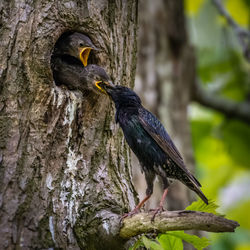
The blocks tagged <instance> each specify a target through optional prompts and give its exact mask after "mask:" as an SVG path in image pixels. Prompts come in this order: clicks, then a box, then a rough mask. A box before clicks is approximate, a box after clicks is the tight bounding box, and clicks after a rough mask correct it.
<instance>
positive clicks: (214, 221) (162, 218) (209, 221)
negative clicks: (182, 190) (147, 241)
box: [120, 210, 239, 239]
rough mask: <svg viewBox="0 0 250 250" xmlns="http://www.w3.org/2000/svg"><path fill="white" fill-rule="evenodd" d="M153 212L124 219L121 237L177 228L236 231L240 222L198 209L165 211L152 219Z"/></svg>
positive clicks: (127, 237) (163, 231) (126, 237)
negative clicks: (198, 210)
mask: <svg viewBox="0 0 250 250" xmlns="http://www.w3.org/2000/svg"><path fill="white" fill-rule="evenodd" d="M151 218H152V213H139V214H136V215H134V216H133V217H131V218H125V219H124V220H123V226H122V228H121V230H120V237H122V238H124V239H129V238H131V237H133V236H136V235H139V234H142V233H150V232H155V233H165V232H166V231H175V230H192V229H195V230H203V231H207V232H234V230H235V228H236V227H238V226H239V224H238V222H236V221H233V220H228V219H225V218H224V217H221V216H217V215H214V214H211V213H203V212H197V211H187V210H183V211H171V212H170V211H165V212H162V213H160V214H158V215H157V216H156V217H155V220H154V222H152V221H151Z"/></svg>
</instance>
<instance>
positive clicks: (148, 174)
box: [122, 169, 155, 219]
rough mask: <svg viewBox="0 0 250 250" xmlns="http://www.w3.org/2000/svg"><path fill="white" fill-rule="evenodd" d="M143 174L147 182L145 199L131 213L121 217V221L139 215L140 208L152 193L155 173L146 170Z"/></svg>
mask: <svg viewBox="0 0 250 250" xmlns="http://www.w3.org/2000/svg"><path fill="white" fill-rule="evenodd" d="M144 172H145V178H146V182H147V190H146V197H145V198H144V199H143V200H142V201H141V202H140V203H139V204H138V205H137V206H136V207H135V208H134V209H133V210H132V211H131V212H129V213H127V214H124V215H123V216H122V219H124V218H126V217H128V216H132V215H134V214H137V213H139V212H140V208H141V207H142V206H143V205H144V203H145V202H146V201H147V200H148V199H149V198H150V197H151V195H152V193H153V184H154V178H155V173H154V172H153V171H148V169H144Z"/></svg>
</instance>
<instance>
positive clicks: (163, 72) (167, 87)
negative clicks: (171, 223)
mask: <svg viewBox="0 0 250 250" xmlns="http://www.w3.org/2000/svg"><path fill="white" fill-rule="evenodd" d="M139 10H140V12H139V38H138V43H139V51H138V54H139V56H138V67H137V75H136V86H135V87H136V90H137V92H139V93H140V96H141V97H142V99H143V103H144V105H145V106H146V107H147V108H148V109H149V110H151V111H152V112H153V113H155V114H156V115H157V116H158V117H160V118H161V120H162V122H163V123H164V124H165V126H166V129H167V131H168V132H169V134H170V136H171V137H172V139H173V141H174V143H175V144H176V146H177V148H178V149H179V150H180V152H181V154H182V155H183V157H184V161H185V163H186V165H187V167H188V169H190V170H191V171H192V172H193V171H194V158H193V152H192V144H191V135H190V128H189V122H188V118H187V108H188V105H189V103H190V91H192V84H193V82H194V79H195V56H194V51H193V49H192V48H191V46H190V44H189V42H188V39H187V31H186V26H185V16H184V6H183V0H157V1H150V0H146V1H139ZM138 175H139V173H137V174H136V176H138ZM137 178H139V177H137ZM156 187H157V188H156V189H155V191H156V192H155V193H154V195H153V198H151V199H150V202H151V205H150V207H154V208H155V207H156V206H157V205H158V204H159V200H160V197H161V195H162V189H161V190H160V189H159V188H158V185H156ZM144 192H145V188H144ZM191 195H194V194H193V193H192V192H190V191H189V190H188V188H187V187H185V186H184V185H183V184H181V183H179V182H175V183H174V184H172V185H171V186H170V192H169V193H168V196H167V203H166V205H167V208H168V209H169V210H175V209H184V208H185V207H186V206H187V205H188V204H189V203H190V201H191V200H192V199H191V198H190V196H191ZM194 196H195V195H194ZM156 197H157V198H158V199H155V198H156ZM152 203H153V204H152Z"/></svg>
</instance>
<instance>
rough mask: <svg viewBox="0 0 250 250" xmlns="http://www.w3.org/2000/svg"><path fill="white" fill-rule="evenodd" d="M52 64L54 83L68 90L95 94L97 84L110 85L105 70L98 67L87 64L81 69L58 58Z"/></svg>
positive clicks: (79, 66) (77, 65)
mask: <svg viewBox="0 0 250 250" xmlns="http://www.w3.org/2000/svg"><path fill="white" fill-rule="evenodd" d="M53 64H54V65H53V75H54V79H55V81H56V82H57V83H60V84H63V85H65V86H67V88H68V89H69V90H80V91H81V92H82V93H86V92H88V91H96V92H97V91H98V89H97V87H96V84H97V83H99V82H106V83H107V84H112V83H111V81H110V78H109V76H108V75H107V73H106V72H105V70H104V69H103V68H101V67H99V66H98V65H95V64H89V65H87V66H86V67H83V66H82V65H79V64H70V63H67V62H65V61H64V60H63V59H62V58H60V57H56V58H55V59H54V62H53Z"/></svg>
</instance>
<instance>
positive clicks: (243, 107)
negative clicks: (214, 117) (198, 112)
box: [193, 81, 250, 123]
mask: <svg viewBox="0 0 250 250" xmlns="http://www.w3.org/2000/svg"><path fill="white" fill-rule="evenodd" d="M201 85H202V84H200V83H199V82H198V81H196V82H195V83H194V92H193V100H194V101H196V102H198V103H200V104H202V105H204V106H206V107H209V108H212V109H215V110H217V111H219V112H222V113H223V114H224V115H226V116H227V117H229V118H236V119H239V120H241V121H243V122H246V123H249V122H250V102H247V101H246V102H234V101H231V100H228V99H225V98H222V97H218V96H215V95H213V94H211V93H209V92H208V91H206V90H205V89H204V88H203V87H202V86H201Z"/></svg>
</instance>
